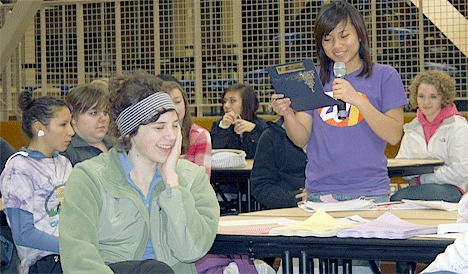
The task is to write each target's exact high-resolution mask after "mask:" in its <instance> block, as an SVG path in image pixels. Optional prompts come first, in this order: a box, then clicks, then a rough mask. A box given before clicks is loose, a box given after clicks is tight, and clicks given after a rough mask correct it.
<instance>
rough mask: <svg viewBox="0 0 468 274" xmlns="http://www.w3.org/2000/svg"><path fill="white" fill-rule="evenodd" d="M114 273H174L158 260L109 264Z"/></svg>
mask: <svg viewBox="0 0 468 274" xmlns="http://www.w3.org/2000/svg"><path fill="white" fill-rule="evenodd" d="M109 267H110V268H111V269H112V271H114V273H121V274H124V273H158V274H159V273H161V274H162V273H174V271H173V270H172V268H170V267H169V266H168V265H167V264H165V263H163V262H160V261H157V260H144V261H123V262H118V263H113V264H109Z"/></svg>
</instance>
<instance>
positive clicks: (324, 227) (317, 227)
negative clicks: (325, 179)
mask: <svg viewBox="0 0 468 274" xmlns="http://www.w3.org/2000/svg"><path fill="white" fill-rule="evenodd" d="M355 225H356V224H352V223H347V222H343V221H339V220H336V219H335V218H333V217H332V216H330V215H329V214H327V213H326V212H325V211H324V210H323V209H319V210H317V212H316V213H314V214H313V215H312V216H310V217H309V218H308V219H307V220H305V221H302V222H300V223H297V224H294V225H288V226H283V227H277V228H273V229H271V230H270V235H285V236H315V237H332V236H336V233H337V231H338V230H339V229H342V228H346V227H353V226H355Z"/></svg>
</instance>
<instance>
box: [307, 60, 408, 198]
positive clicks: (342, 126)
mask: <svg viewBox="0 0 468 274" xmlns="http://www.w3.org/2000/svg"><path fill="white" fill-rule="evenodd" d="M360 71H361V69H359V70H357V71H355V72H353V73H351V74H349V75H346V80H347V81H349V82H350V83H351V84H352V85H353V87H354V89H355V90H356V91H357V92H360V93H361V95H362V96H363V97H364V98H366V99H367V100H368V101H370V103H371V104H372V105H373V106H374V107H375V108H377V110H379V111H381V112H382V113H385V112H387V111H389V110H391V109H394V108H397V107H401V106H404V105H406V104H407V103H408V100H407V98H406V93H405V89H404V87H403V83H402V81H401V78H400V75H399V74H398V72H397V71H396V70H395V69H394V68H392V67H391V66H387V65H382V64H374V69H373V73H372V76H371V77H370V78H365V76H364V77H358V76H357V75H358V74H359V73H360ZM333 80H334V78H333V77H332V79H331V81H330V82H329V83H327V84H326V85H325V86H324V88H325V92H326V93H327V94H328V95H330V96H331V94H332V91H331V90H332V88H331V84H332V83H333ZM346 105H347V106H346V109H347V110H348V112H349V117H348V118H347V119H345V120H339V119H338V118H337V107H336V106H331V107H323V108H319V109H317V110H311V111H307V113H309V114H310V115H312V118H313V126H312V134H311V137H310V139H309V142H308V145H307V155H308V162H307V167H306V188H307V192H308V193H317V192H327V193H333V194H337V195H342V196H346V197H359V196H372V195H385V194H388V187H389V183H390V178H389V177H388V171H387V157H386V156H385V147H386V142H385V141H384V140H382V139H381V138H380V137H378V136H377V135H376V134H375V133H374V132H373V131H372V129H371V128H370V127H369V125H368V124H367V123H366V121H365V120H364V119H363V117H362V115H361V114H360V113H359V110H358V109H357V108H356V107H355V106H351V105H350V104H346Z"/></svg>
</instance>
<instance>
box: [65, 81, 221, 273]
mask: <svg viewBox="0 0 468 274" xmlns="http://www.w3.org/2000/svg"><path fill="white" fill-rule="evenodd" d="M160 87H161V80H159V79H158V78H157V77H156V76H153V75H150V74H147V73H146V72H136V73H134V74H133V75H129V76H118V77H115V78H113V79H112V80H111V83H110V88H109V90H110V93H111V94H110V102H111V108H110V113H111V116H112V117H113V118H114V120H115V122H116V125H117V127H118V131H119V133H120V134H119V135H120V137H119V144H118V145H117V146H115V147H113V148H112V149H111V150H110V151H109V152H108V153H102V154H100V155H99V156H97V157H94V158H92V159H90V160H88V161H84V162H82V163H79V164H77V165H76V166H75V168H74V169H73V171H72V173H71V174H70V177H69V179H68V184H67V192H68V193H67V194H65V199H64V203H63V207H62V216H63V217H62V219H61V220H60V222H61V223H60V253H61V255H62V266H63V269H64V271H65V272H69V273H77V272H92V273H170V272H172V271H174V272H176V273H195V272H196V270H195V267H194V264H193V262H195V261H196V260H198V259H200V258H201V257H203V256H204V255H205V254H206V253H207V252H208V250H209V249H210V248H211V245H212V243H213V241H214V238H215V236H216V231H217V228H218V220H219V205H218V201H217V199H216V196H215V193H214V191H213V188H212V187H211V185H210V182H209V179H208V175H207V174H206V172H205V169H204V168H203V167H201V166H198V165H196V164H194V163H191V162H189V161H187V160H183V159H180V160H179V156H180V151H181V143H182V136H181V130H180V124H179V116H178V114H177V112H176V108H175V106H174V103H173V102H172V100H171V98H170V96H169V95H168V94H167V93H164V92H160V90H161V89H160Z"/></svg>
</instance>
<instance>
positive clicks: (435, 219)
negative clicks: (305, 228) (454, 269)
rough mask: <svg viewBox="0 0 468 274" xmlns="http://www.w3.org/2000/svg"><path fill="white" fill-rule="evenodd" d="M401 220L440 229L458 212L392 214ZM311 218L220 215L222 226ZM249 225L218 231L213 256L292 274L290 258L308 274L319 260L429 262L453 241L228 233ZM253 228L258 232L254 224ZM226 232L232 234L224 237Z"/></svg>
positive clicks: (293, 211) (292, 212)
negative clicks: (245, 258) (273, 265)
mask: <svg viewBox="0 0 468 274" xmlns="http://www.w3.org/2000/svg"><path fill="white" fill-rule="evenodd" d="M385 212H387V210H368V211H342V212H329V214H330V215H332V216H333V217H337V218H338V217H344V216H351V215H356V214H357V215H360V216H361V217H363V218H366V219H369V220H373V219H375V218H377V217H378V216H380V215H381V214H383V213H385ZM390 212H392V213H393V214H395V215H397V216H398V217H400V218H401V219H404V220H406V221H409V222H413V223H419V224H425V225H438V224H441V223H455V222H456V218H457V212H456V211H439V210H392V211H390ZM312 214H313V213H310V212H306V211H303V210H301V209H299V208H288V209H276V210H266V211H259V212H251V213H244V214H240V215H237V216H224V217H221V220H220V221H238V220H244V221H245V220H250V221H257V220H261V219H271V218H289V219H295V220H304V219H306V218H307V217H309V216H311V215H312ZM248 227H249V226H248V225H245V224H243V225H241V226H239V227H237V226H230V227H226V226H220V227H219V229H218V235H217V236H216V239H215V242H214V244H213V247H212V248H211V250H210V251H209V253H212V254H226V255H228V254H246V255H249V256H250V257H252V258H264V257H282V259H283V273H292V258H293V257H296V258H299V270H300V273H310V271H311V269H312V268H313V265H311V264H312V263H311V258H318V259H323V260H328V259H346V260H377V261H378V260H381V261H402V262H408V261H411V262H425V263H429V262H431V261H432V260H434V258H435V257H436V256H437V254H439V253H441V252H443V251H444V250H445V248H446V247H447V245H449V244H451V243H453V241H454V240H453V239H447V238H425V237H413V238H409V239H397V240H395V239H378V238H338V237H310V236H309V237H298V236H269V235H252V234H250V235H249V234H244V233H242V232H238V233H233V232H232V229H236V228H248ZM252 227H257V228H258V227H261V225H253V226H252ZM228 231H230V232H228Z"/></svg>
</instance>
